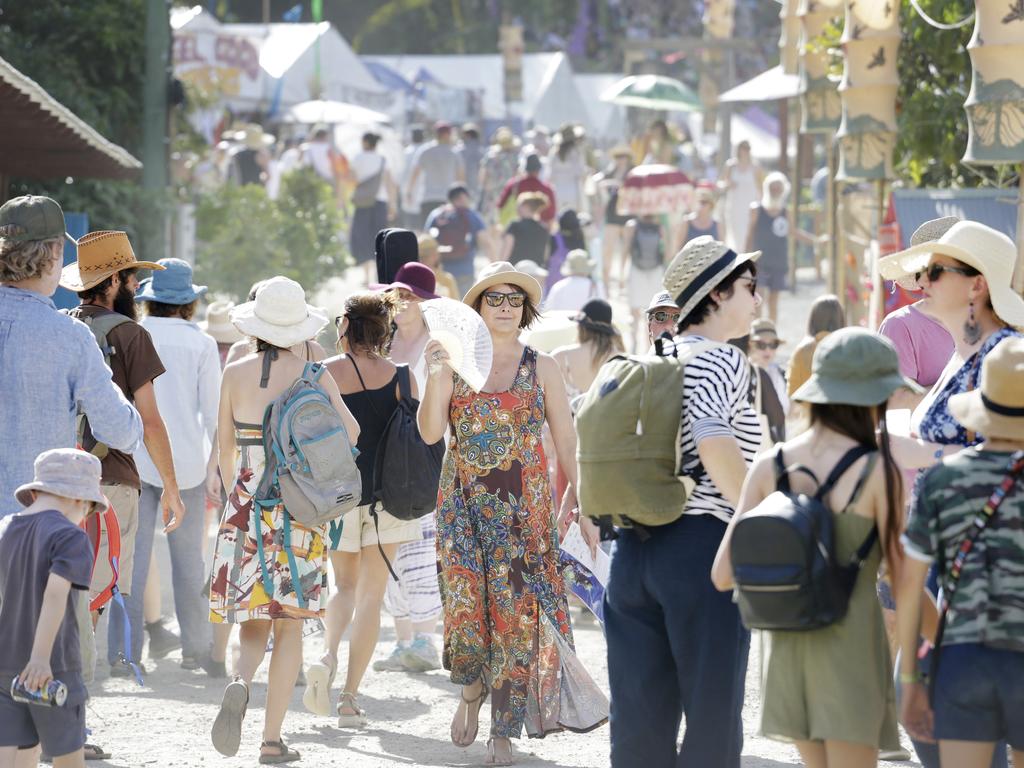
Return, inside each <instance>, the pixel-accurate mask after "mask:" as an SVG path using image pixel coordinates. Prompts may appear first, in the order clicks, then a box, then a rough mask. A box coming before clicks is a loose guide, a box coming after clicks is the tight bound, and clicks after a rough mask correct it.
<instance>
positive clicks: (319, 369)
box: [302, 360, 325, 384]
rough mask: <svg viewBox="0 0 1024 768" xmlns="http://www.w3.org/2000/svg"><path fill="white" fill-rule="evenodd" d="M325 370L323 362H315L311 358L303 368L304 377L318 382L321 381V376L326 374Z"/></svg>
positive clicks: (312, 381)
mask: <svg viewBox="0 0 1024 768" xmlns="http://www.w3.org/2000/svg"><path fill="white" fill-rule="evenodd" d="M324 370H325V369H324V366H323V364H322V363H315V362H313V361H312V360H310V361H309V362H307V363H306V365H305V366H304V367H303V369H302V378H303V379H304V380H306V381H308V382H311V383H313V384H316V383H317V382H318V381H320V377H321V376H323V375H324Z"/></svg>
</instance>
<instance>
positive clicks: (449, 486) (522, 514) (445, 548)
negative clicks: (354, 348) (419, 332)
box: [418, 262, 601, 765]
mask: <svg viewBox="0 0 1024 768" xmlns="http://www.w3.org/2000/svg"><path fill="white" fill-rule="evenodd" d="M540 298H541V287H540V283H538V282H537V281H536V280H535V279H533V278H532V277H529V276H528V275H525V274H523V273H522V272H519V271H518V270H517V269H516V268H515V267H514V266H513V265H512V264H509V263H507V262H496V263H494V264H491V265H490V266H489V267H488V268H487V269H485V270H484V271H483V273H482V274H481V276H480V279H479V280H478V281H477V282H476V284H475V285H474V286H473V287H472V288H471V289H470V291H469V292H468V293H467V294H466V296H465V298H464V299H463V301H464V302H465V303H466V304H468V305H470V306H471V307H473V309H474V310H476V311H477V312H479V313H480V316H481V317H482V318H483V322H484V324H485V325H486V326H487V328H488V330H489V331H490V334H491V340H492V343H493V349H494V353H493V363H492V365H491V369H490V373H489V375H488V378H487V382H486V383H485V385H484V388H483V390H482V391H480V392H475V391H473V390H472V389H471V388H470V387H469V385H468V384H467V383H466V382H465V381H464V380H463V379H462V378H461V377H460V376H458V375H457V374H456V373H455V372H454V371H453V369H452V368H451V363H450V358H449V356H448V353H447V352H446V351H445V349H444V347H443V346H442V345H441V344H440V343H439V342H438V341H436V340H431V341H430V342H429V343H428V344H427V347H426V355H427V365H428V377H427V386H426V391H425V393H424V396H423V402H422V403H421V404H420V410H419V417H418V418H419V425H420V430H421V433H422V437H423V439H424V440H425V441H426V442H428V443H430V442H432V441H435V440H440V439H441V438H442V437H443V436H444V434H445V430H446V429H447V428H449V427H450V428H451V438H450V440H449V444H448V452H447V454H446V455H445V463H444V469H443V471H442V475H441V488H440V493H439V502H440V506H439V508H438V516H437V544H438V555H439V557H440V560H441V579H442V586H443V588H442V590H441V592H442V595H443V599H444V632H445V638H444V661H445V668H446V669H449V670H450V671H451V680H452V682H453V683H456V684H458V685H460V686H461V689H460V697H461V700H460V702H459V705H458V708H457V709H456V711H455V716H454V718H453V721H452V725H451V738H452V741H453V742H454V743H455V744H456V745H457V746H460V747H468V746H470V745H471V744H472V743H473V742H474V740H475V739H476V736H477V733H478V730H479V717H480V710H481V708H482V707H483V704H484V702H485V701H486V700H487V698H488V696H490V697H491V724H490V728H489V729H488V730H489V733H490V738H489V739H488V760H487V762H488V764H490V765H511V764H512V762H513V755H512V742H511V739H515V738H519V737H520V736H521V735H522V731H523V727H524V725H525V727H526V731H527V734H528V735H529V736H531V737H543V736H545V735H546V734H547V733H550V732H553V731H557V730H561V729H562V728H563V727H566V725H567V723H566V720H567V713H566V712H565V711H564V709H563V711H562V712H561V713H560V714H559V715H558V716H554V717H553V716H552V715H553V714H554V711H555V710H556V709H557V704H558V702H559V700H560V695H562V696H565V695H568V691H567V690H566V688H565V686H566V685H567V680H566V678H565V676H564V675H559V669H560V666H562V665H561V664H560V662H562V660H563V654H572V630H571V628H570V625H569V611H568V605H567V603H566V592H565V584H564V581H563V579H562V576H561V574H560V571H559V568H558V536H557V533H556V531H555V514H554V510H553V509H552V500H551V490H550V487H549V483H548V465H547V459H546V457H545V454H544V448H543V441H542V431H543V428H544V425H545V424H547V425H548V426H549V427H550V429H551V435H552V439H553V442H554V445H555V451H556V453H557V454H558V459H559V462H560V463H561V464H562V465H563V466H564V467H565V468H566V471H567V473H568V474H569V492H568V493H569V495H570V496H571V497H572V498H575V490H574V489H575V484H576V433H575V430H574V428H573V424H572V414H571V413H570V410H569V399H568V397H567V396H566V393H565V384H564V382H563V381H562V373H561V370H560V369H559V368H558V364H557V363H556V362H555V361H554V359H552V358H551V357H550V356H548V355H545V354H542V353H538V352H537V351H536V350H534V349H531V348H530V347H527V346H524V345H523V344H521V343H520V342H519V335H520V332H521V331H522V329H524V328H527V327H529V326H530V324H531V323H532V322H533V321H534V320H535V319H536V318H537V316H538V311H537V307H538V306H539V304H540ZM570 500H572V499H570ZM581 526H582V527H583V532H584V535H585V536H588V537H590V538H589V543H590V545H591V548H592V549H596V547H597V544H598V542H597V536H596V529H595V528H594V527H593V526H592V525H591V524H590V523H589V522H588V521H586V520H584V521H582V523H581ZM562 668H564V667H562ZM579 677H580V678H585V674H582V675H580V676H579ZM574 682H576V683H578V685H579V686H581V687H582V688H584V689H586V691H587V693H588V694H590V695H592V696H593V697H594V698H599V697H600V693H599V692H598V691H597V690H596V688H595V687H594V684H593V682H592V681H590V680H589V678H586V679H576V680H575V681H574ZM575 690H576V692H578V690H579V689H578V688H577V689H575ZM589 700H590V701H593V700H594V699H593V698H592V699H589ZM538 705H539V711H538ZM600 722H601V720H597V721H596V722H590V723H587V724H586V726H585V727H595V726H596V725H598V724H599V723H600ZM578 725H579V724H576V726H572V725H570V726H569V727H578Z"/></svg>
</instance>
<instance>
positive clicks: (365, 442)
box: [341, 357, 398, 505]
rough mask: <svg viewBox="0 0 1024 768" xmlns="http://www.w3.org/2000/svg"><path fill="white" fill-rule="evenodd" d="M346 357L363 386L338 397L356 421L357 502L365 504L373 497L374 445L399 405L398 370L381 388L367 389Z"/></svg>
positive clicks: (357, 371) (376, 445) (375, 452)
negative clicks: (360, 485)
mask: <svg viewBox="0 0 1024 768" xmlns="http://www.w3.org/2000/svg"><path fill="white" fill-rule="evenodd" d="M348 360H349V362H351V363H352V367H353V368H355V371H356V376H358V377H359V383H360V384H362V385H363V390H362V392H352V393H351V394H348V395H342V396H341V399H342V400H343V401H344V402H345V405H346V406H347V407H348V409H349V410H350V411H351V412H352V416H353V417H355V420H356V422H357V423H358V424H359V439H358V440H357V441H356V448H357V449H358V450H359V455H358V456H357V457H356V466H357V467H358V468H359V476H360V478H361V479H362V481H363V497H362V499H361V500H360V501H359V503H360V505H365V504H369V503H370V501H372V497H373V465H374V464H375V463H376V462H377V447H378V446H379V445H380V439H381V437H382V436H383V434H384V428H385V427H386V426H387V425H388V420H389V419H390V418H391V414H392V413H394V412H395V408H397V407H398V397H397V396H396V395H395V392H396V390H397V387H398V371H397V370H396V371H395V375H394V376H392V377H391V381H389V382H388V383H387V384H385V385H384V386H383V387H381V388H380V389H367V388H366V384H365V383H364V382H363V375H362V374H361V373H360V372H359V367H358V366H357V365H356V364H355V361H354V360H353V359H352V358H351V357H348Z"/></svg>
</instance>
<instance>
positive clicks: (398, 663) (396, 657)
mask: <svg viewBox="0 0 1024 768" xmlns="http://www.w3.org/2000/svg"><path fill="white" fill-rule="evenodd" d="M405 650H406V649H405V646H401V645H396V646H395V649H394V650H393V651H391V655H390V656H388V657H387V658H386V659H380V660H378V661H375V662H373V670H374V672H405V664H403V663H402V654H403V653H405Z"/></svg>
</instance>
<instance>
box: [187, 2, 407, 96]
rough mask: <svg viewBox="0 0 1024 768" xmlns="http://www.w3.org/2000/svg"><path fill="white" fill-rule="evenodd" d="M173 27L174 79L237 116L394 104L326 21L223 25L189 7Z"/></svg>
mask: <svg viewBox="0 0 1024 768" xmlns="http://www.w3.org/2000/svg"><path fill="white" fill-rule="evenodd" d="M171 27H172V30H173V34H174V56H173V58H174V74H175V76H177V77H179V78H181V79H182V80H184V81H186V82H189V83H191V84H193V85H194V86H196V87H197V89H198V90H200V92H201V93H203V95H204V100H206V99H208V100H210V101H219V102H220V103H222V104H224V105H227V106H230V107H231V108H233V109H236V110H239V111H246V110H259V111H267V110H277V111H283V110H285V109H287V107H289V106H292V105H294V104H298V103H300V102H303V101H308V100H310V99H313V98H316V97H320V98H323V99H332V100H336V101H346V102H351V103H353V104H358V105H361V106H365V107H370V108H380V107H383V106H385V105H387V103H388V102H389V100H390V97H389V95H388V93H387V91H386V90H385V89H384V87H383V86H381V85H380V84H379V83H378V82H377V81H376V80H375V79H374V77H373V76H372V75H371V74H370V73H369V72H368V71H367V70H366V68H365V67H364V66H363V64H362V62H361V61H360V60H359V57H358V56H356V55H355V53H354V52H353V51H352V49H351V48H350V47H349V45H348V43H347V42H345V39H344V38H343V37H342V36H341V35H340V34H339V33H338V31H337V30H336V29H335V28H334V27H332V26H331V25H330V24H329V23H328V22H322V23H320V24H220V23H218V22H217V21H216V19H214V18H213V17H212V16H211V15H210V14H208V13H206V12H205V11H203V10H202V9H201V8H199V9H197V8H191V9H177V10H176V11H175V12H174V13H173V14H172V18H171ZM318 69H319V79H320V90H319V93H315V90H316V88H315V85H316V82H315V81H316V73H317V70H318Z"/></svg>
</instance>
